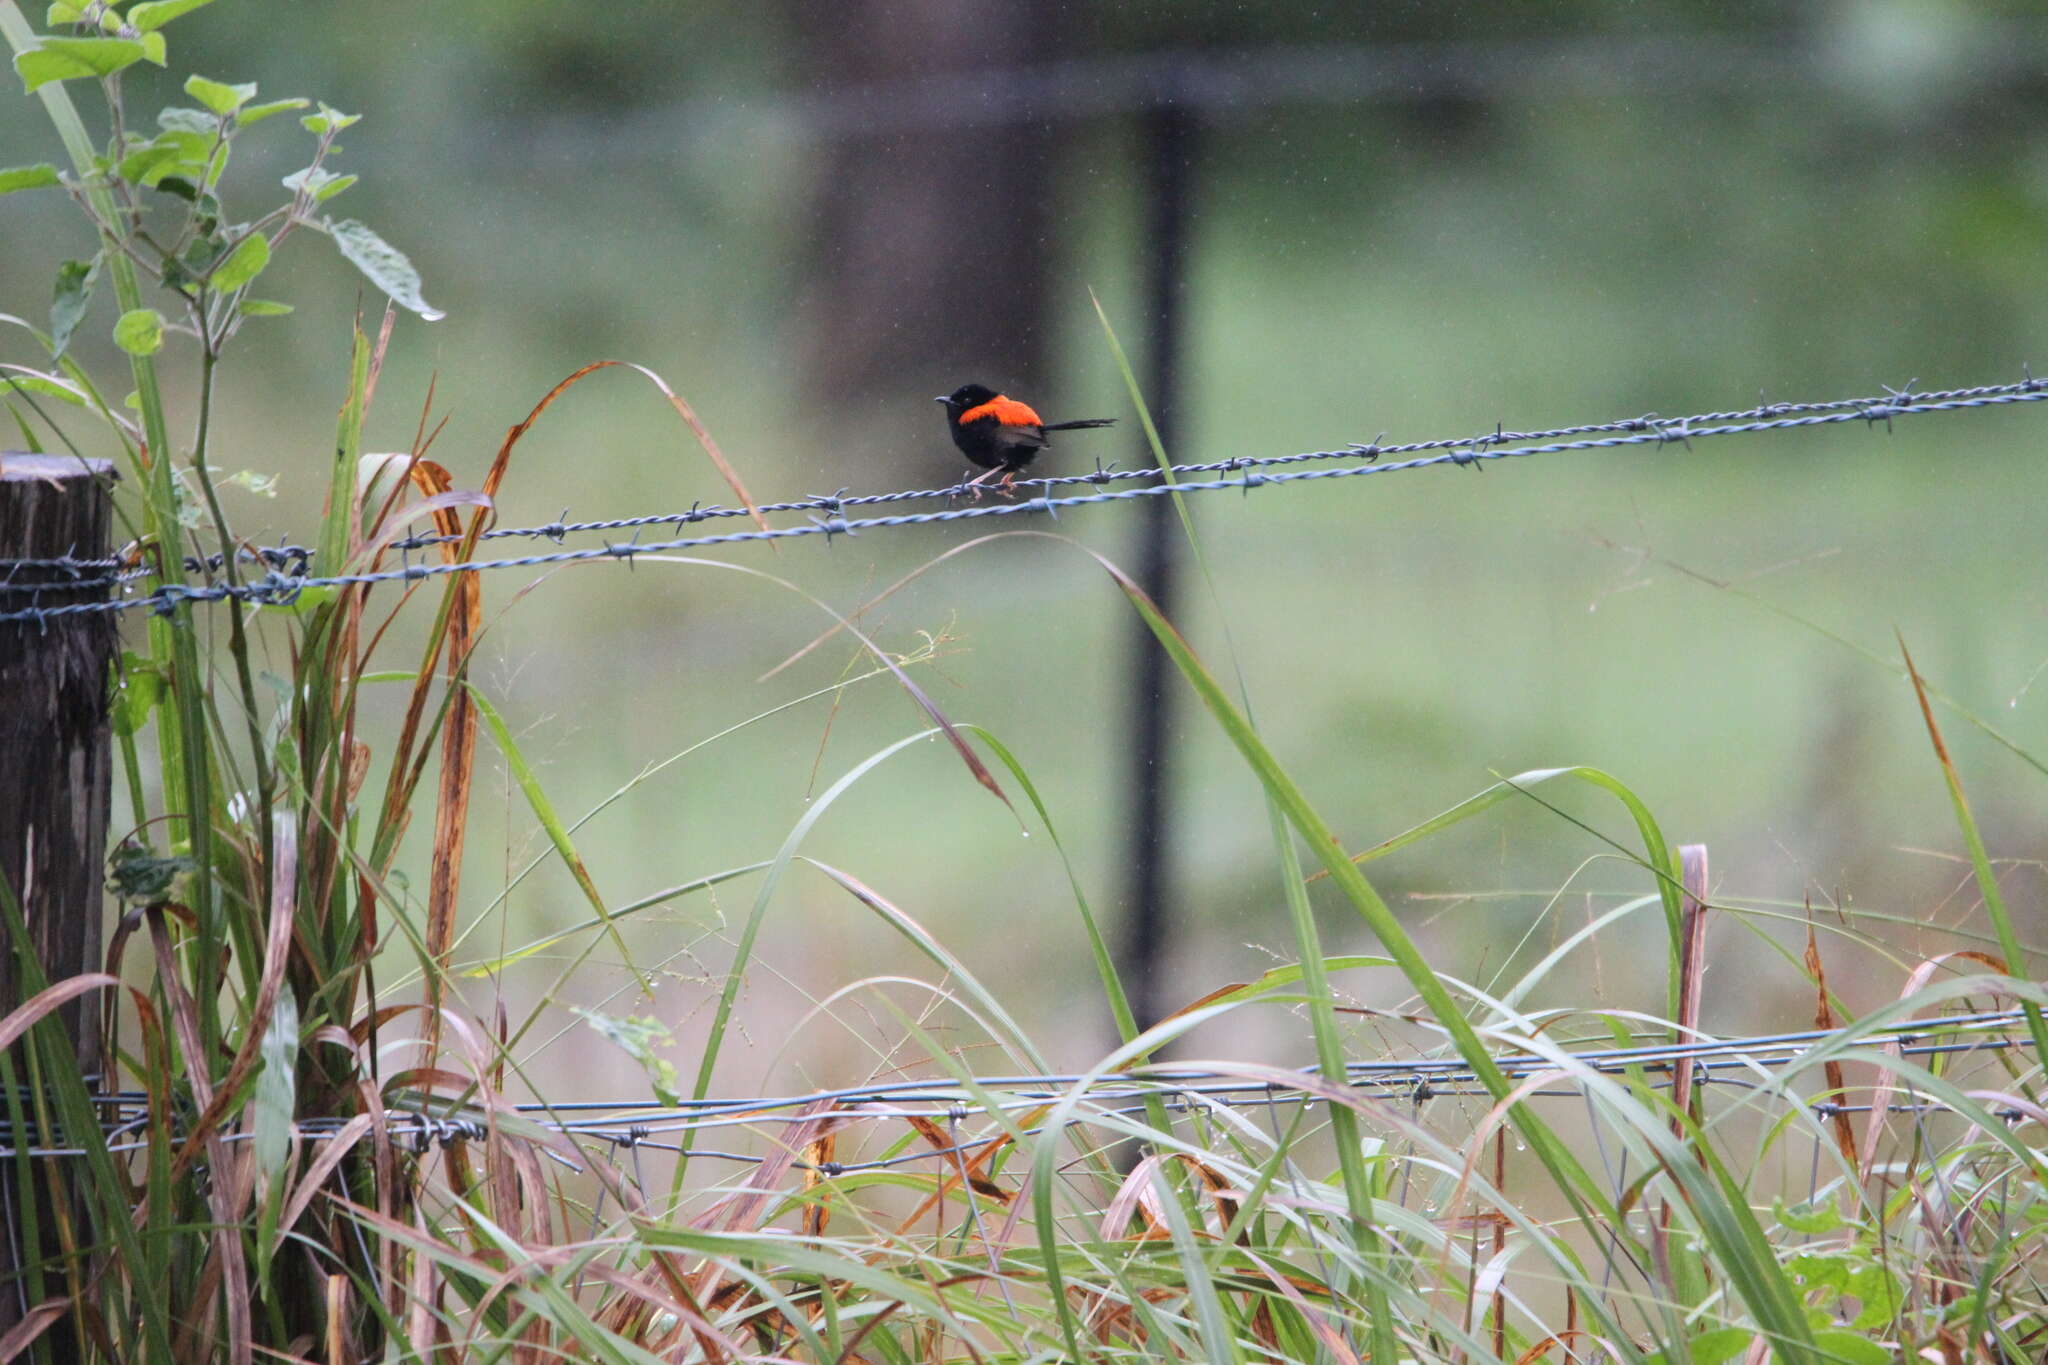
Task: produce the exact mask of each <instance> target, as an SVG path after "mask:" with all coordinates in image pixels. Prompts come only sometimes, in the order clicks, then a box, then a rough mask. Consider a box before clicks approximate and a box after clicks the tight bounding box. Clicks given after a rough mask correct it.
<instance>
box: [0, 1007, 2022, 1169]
mask: <svg viewBox="0 0 2048 1365" xmlns="http://www.w3.org/2000/svg"><path fill="white" fill-rule="evenodd" d="M2023 1022H2024V1015H2023V1013H2022V1012H2021V1011H2019V1010H1996V1011H1987V1012H1984V1013H1979V1014H1972V1015H1955V1016H1949V1017H1945V1018H1939V1019H1922V1020H1900V1021H1895V1022H1893V1023H1890V1024H1887V1025H1884V1026H1882V1027H1880V1028H1877V1029H1872V1030H1869V1031H1868V1032H1867V1033H1866V1034H1864V1036H1863V1037H1861V1038H1859V1039H1858V1041H1859V1043H1864V1044H1868V1045H1870V1046H1884V1045H1896V1047H1897V1049H1898V1054H1899V1055H1901V1056H1909V1057H1930V1056H1942V1055H1949V1054H1955V1053H1964V1052H1979V1051H1997V1050H2003V1049H2008V1048H2014V1047H2019V1046H2022V1045H2024V1044H2025V1042H2026V1040H2025V1039H2023V1038H2019V1037H2016V1036H2014V1035H2013V1033H2012V1030H2015V1029H2017V1028H2018V1027H2019V1026H2020V1025H2021V1024H2022V1023H2023ZM1850 1027H1851V1026H1843V1027H1839V1028H1834V1029H1810V1030H1803V1031H1799V1032H1793V1033H1781V1034H1770V1035H1761V1036H1756V1037H1748V1038H1733V1039H1708V1038H1703V1039H1699V1040H1697V1041H1694V1042H1690V1043H1659V1044H1650V1045H1645V1046H1640V1047H1628V1048H1585V1049H1572V1050H1571V1056H1572V1058H1573V1059H1574V1061H1575V1062H1577V1063H1578V1064H1580V1065H1583V1066H1585V1067H1586V1068H1587V1069H1589V1070H1592V1071H1596V1072H1599V1073H1601V1074H1604V1075H1617V1074H1627V1073H1629V1072H1632V1071H1634V1072H1640V1073H1643V1075H1644V1079H1645V1081H1646V1083H1648V1084H1650V1085H1652V1086H1654V1087H1657V1088H1665V1087H1668V1086H1669V1085H1670V1084H1671V1077H1670V1076H1669V1074H1665V1075H1664V1076H1663V1078H1662V1079H1656V1080H1651V1079H1649V1077H1650V1076H1651V1075H1653V1074H1655V1073H1660V1072H1661V1073H1669V1072H1671V1071H1672V1070H1673V1069H1674V1068H1675V1066H1676V1064H1677V1063H1678V1062H1679V1061H1681V1060H1690V1061H1691V1062H1693V1063H1694V1065H1695V1073H1694V1078H1693V1079H1694V1083H1695V1084H1696V1085H1710V1084H1711V1085H1719V1086H1723V1087H1729V1086H1733V1087H1738V1088H1744V1087H1746V1086H1747V1085H1748V1081H1747V1079H1746V1078H1745V1076H1744V1075H1741V1074H1730V1073H1729V1072H1727V1071H1725V1070H1713V1069H1710V1068H1709V1065H1708V1064H1710V1063H1716V1062H1725V1063H1728V1064H1729V1066H1731V1067H1739V1068H1740V1070H1741V1072H1744V1073H1751V1072H1754V1071H1757V1070H1766V1071H1768V1070H1773V1069H1778V1068H1783V1067H1786V1066H1789V1065H1791V1064H1793V1063H1795V1062H1797V1061H1798V1060H1799V1059H1800V1057H1801V1055H1802V1054H1803V1053H1805V1052H1806V1051H1808V1050H1810V1049H1811V1048H1812V1047H1813V1046H1815V1045H1816V1044H1820V1043H1824V1042H1827V1041H1828V1040H1830V1039H1833V1038H1837V1037H1840V1036H1842V1035H1843V1034H1845V1033H1847V1032H1848V1031H1849V1028H1850ZM1494 1062H1495V1065H1496V1066H1498V1067H1499V1068H1500V1069H1501V1070H1502V1071H1503V1072H1504V1073H1505V1074H1506V1075H1507V1076H1508V1077H1509V1078H1510V1079H1513V1080H1527V1079H1528V1078H1530V1077H1531V1076H1535V1075H1538V1074H1540V1073H1542V1072H1545V1071H1554V1070H1556V1069H1557V1066H1558V1064H1557V1062H1556V1061H1554V1060H1552V1059H1550V1058H1548V1057H1543V1056H1537V1055H1531V1054H1527V1053H1513V1054H1504V1055H1501V1056H1498V1057H1496V1058H1495V1059H1494ZM1346 1070H1347V1073H1348V1074H1349V1076H1350V1078H1351V1083H1352V1085H1353V1086H1355V1087H1357V1088H1360V1089H1369V1090H1371V1091H1374V1092H1376V1094H1377V1097H1378V1098H1380V1099H1381V1100H1383V1101H1388V1102H1401V1103H1406V1104H1411V1105H1414V1106H1418V1107H1419V1106H1421V1105H1423V1104H1425V1103H1427V1102H1429V1101H1431V1100H1435V1099H1447V1098H1465V1097H1482V1098H1483V1097H1485V1096H1486V1095H1487V1094H1488V1092H1487V1091H1486V1090H1485V1089H1484V1087H1483V1086H1481V1085H1480V1084H1479V1077H1478V1074H1477V1073H1476V1072H1474V1071H1473V1070H1472V1069H1471V1068H1470V1067H1469V1066H1468V1065H1467V1064H1466V1063H1465V1062H1464V1061H1463V1060H1462V1059H1459V1058H1405V1059H1400V1060H1391V1061H1371V1062H1353V1063H1351V1064H1350V1065H1349V1066H1348V1067H1347V1068H1346ZM1300 1074H1301V1075H1302V1076H1303V1077H1304V1078H1312V1077H1313V1076H1314V1074H1315V1073H1314V1071H1313V1069H1307V1068H1305V1069H1304V1070H1303V1071H1302V1072H1301V1073H1300ZM1084 1085H1086V1086H1087V1091H1086V1098H1087V1101H1088V1108H1087V1109H1086V1111H1085V1112H1077V1113H1076V1114H1075V1115H1073V1116H1072V1117H1071V1118H1070V1119H1069V1120H1068V1122H1069V1124H1070V1125H1071V1124H1081V1123H1091V1122H1099V1121H1101V1120H1103V1119H1105V1118H1113V1117H1121V1116H1125V1115H1130V1114H1136V1113H1141V1112H1143V1111H1144V1109H1145V1107H1146V1105H1147V1103H1148V1102H1150V1101H1154V1100H1159V1099H1164V1100H1167V1101H1168V1102H1170V1103H1173V1104H1176V1105H1179V1106H1182V1107H1188V1106H1194V1105H1200V1106H1205V1107H1213V1106H1231V1105H1261V1106H1262V1105H1269V1104H1305V1103H1314V1102H1316V1101H1317V1100H1318V1098H1319V1097H1318V1096H1316V1095H1314V1094H1313V1093H1311V1092H1308V1091H1306V1090H1288V1089H1284V1088H1282V1087H1280V1086H1279V1085H1277V1084H1274V1083H1268V1082H1265V1081H1254V1080H1248V1079H1246V1078H1244V1077H1241V1076H1233V1075H1229V1074H1226V1073H1222V1072H1217V1071H1210V1070H1201V1069H1194V1068H1185V1067H1173V1066H1160V1067H1151V1068H1144V1069H1142V1070H1140V1071H1136V1072H1131V1073H1123V1074H1117V1075H1111V1076H1096V1077H1093V1078H1092V1081H1091V1078H1090V1077H1088V1076H1084V1075H1081V1074H1078V1073H1070V1074H1065V1075H1044V1076H990V1077H982V1078H978V1080H977V1082H976V1088H977V1089H979V1090H980V1091H981V1093H982V1094H983V1095H989V1094H991V1093H992V1092H999V1098H997V1099H996V1100H995V1102H994V1103H986V1102H984V1101H983V1100H981V1099H978V1098H976V1096H975V1094H974V1092H973V1091H971V1090H969V1089H967V1088H966V1087H963V1086H960V1085H957V1084H950V1083H944V1082H932V1081H894V1082H882V1083H873V1084H867V1085H857V1086H845V1087H841V1088H838V1089H832V1090H819V1091H812V1092H809V1093H807V1094H802V1095H782V1096H746V1097H733V1098H724V1099H707V1100H702V1101H695V1102H685V1103H682V1104H664V1103H661V1102H659V1101H654V1100H645V1099H631V1100H584V1101H574V1102H569V1103H529V1104H516V1105H510V1106H507V1109H508V1110H510V1111H511V1112H512V1113H515V1114H518V1115H520V1116H521V1117H522V1119H523V1120H524V1121H525V1122H528V1123H531V1124H533V1125H534V1126H536V1127H541V1128H545V1129H548V1130H551V1131H553V1132H556V1133H559V1134H562V1135H564V1136H569V1137H576V1138H587V1139H590V1140H592V1141H598V1142H606V1143H610V1144H612V1145H613V1146H615V1147H619V1148H630V1147H635V1146H650V1147H655V1148H658V1149H660V1150H666V1151H673V1152H676V1153H678V1154H680V1155H685V1156H693V1157H694V1156H706V1157H711V1158H715V1159H720V1160H729V1161H737V1162H759V1161H762V1160H764V1159H765V1158H764V1157H761V1156H759V1155H753V1154H747V1153H739V1152H731V1151H726V1150H723V1149H716V1148H701V1147H695V1146H691V1145H688V1144H686V1143H682V1142H678V1143H665V1142H661V1141H659V1140H657V1139H658V1135H662V1134H670V1133H681V1134H685V1135H694V1134H697V1133H699V1132H702V1131H708V1130H714V1129H720V1128H742V1129H752V1128H758V1127H760V1126H761V1125H764V1124H777V1125H781V1126H783V1127H789V1126H792V1125H796V1124H801V1123H807V1122H810V1121H812V1120H813V1119H815V1118H816V1117H817V1116H818V1114H819V1113H820V1112H821V1111H826V1110H829V1111H830V1112H832V1113H834V1114H836V1115H838V1116H840V1117H858V1118H861V1119H870V1120H888V1119H927V1120H933V1121H941V1122H946V1121H950V1122H955V1123H957V1122H961V1121H964V1120H966V1119H968V1118H971V1117H973V1116H974V1115H975V1114H977V1113H995V1112H1003V1113H1017V1112H1022V1111H1026V1110H1031V1109H1039V1108H1044V1107H1046V1106H1048V1105H1051V1104H1055V1103H1058V1102H1059V1101H1060V1100H1062V1099H1065V1098H1067V1097H1068V1096H1069V1095H1070V1094H1071V1092H1072V1091H1073V1090H1074V1089H1076V1088H1077V1087H1081V1086H1084ZM1579 1093H1580V1092H1579V1091H1578V1090H1576V1089H1552V1088H1548V1087H1544V1088H1539V1089H1535V1090H1532V1091H1530V1092H1529V1094H1530V1095H1531V1096H1532V1097H1535V1098H1563V1097H1576V1096H1578V1095H1579ZM97 1100H98V1103H99V1104H100V1105H101V1107H102V1108H103V1109H105V1110H107V1111H108V1112H107V1113H106V1115H105V1117H104V1118H103V1119H102V1121H101V1128H102V1131H103V1132H105V1133H106V1134H107V1135H108V1136H109V1137H110V1138H113V1139H115V1141H113V1142H112V1143H110V1145H109V1147H108V1150H109V1151H110V1152H111V1153H114V1154H123V1153H132V1152H137V1151H142V1150H145V1149H146V1148H147V1147H148V1146H149V1142H148V1141H147V1140H145V1139H143V1138H141V1137H139V1136H135V1134H137V1133H138V1131H139V1130H140V1129H141V1128H142V1127H143V1126H145V1125H146V1124H147V1123H148V1122H149V1121H150V1114H149V1111H148V1097H147V1096H146V1095H144V1094H142V1093H140V1092H135V1091H127V1092H122V1093H120V1094H116V1095H104V1096H99V1097H97ZM848 1106H858V1108H857V1109H854V1108H849V1107H848ZM1946 1107H1947V1106H1945V1105H1942V1104H1940V1103H1938V1102H1934V1101H1928V1100H1901V1101H1895V1102H1892V1103H1890V1104H1888V1106H1887V1109H1888V1111H1889V1112H1895V1113H1920V1112H1933V1111H1939V1110H1943V1109H1945V1108H1946ZM1811 1108H1812V1110H1813V1111H1814V1113H1815V1115H1816V1117H1819V1118H1826V1117H1829V1116H1831V1115H1833V1114H1835V1113H1860V1112H1866V1111H1867V1110H1868V1109H1869V1108H1870V1106H1869V1105H1851V1104H1843V1103H1840V1102H1838V1101H1836V1100H1826V1101H1820V1102H1817V1103H1815V1104H1813V1105H1812V1106H1811ZM1995 1112H1997V1113H1998V1115H1999V1116H2000V1117H2002V1118H2005V1119H2007V1120H2008V1121H2010V1120H2015V1119H2018V1118H2021V1117H2023V1115H2022V1114H2021V1112H2020V1111H2018V1110H2012V1109H1999V1110H1996V1111H1995ZM383 1118H384V1121H385V1125H386V1127H387V1128H389V1129H390V1130H392V1131H393V1132H395V1133H398V1134H401V1135H409V1136H410V1137H411V1138H412V1140H413V1141H414V1142H415V1145H416V1146H418V1147H420V1149H421V1150H424V1149H425V1147H427V1146H432V1145H436V1144H445V1143H448V1142H454V1141H479V1140H482V1139H483V1138H484V1137H485V1136H487V1135H488V1132H489V1128H490V1122H489V1119H488V1118H487V1117H484V1116H482V1115H481V1113H480V1111H469V1112H465V1113H461V1114H433V1113H428V1112H422V1111H421V1110H420V1109H417V1108H403V1109H389V1110H387V1111H386V1112H385V1114H384V1115H383ZM347 1122H349V1120H348V1119H345V1118H323V1117H311V1118H302V1119H300V1120H299V1121H298V1124H297V1131H298V1133H299V1135H300V1136H301V1137H303V1138H306V1139H308V1140H315V1141H318V1140H325V1139H328V1138H332V1137H334V1136H335V1135H336V1134H338V1133H339V1132H340V1131H341V1130H342V1128H343V1127H344V1126H345V1125H346V1123H347ZM1044 1130H1045V1125H1038V1126H1035V1127H1030V1128H1027V1129H1026V1131H1027V1132H1030V1133H1038V1132H1043V1131H1044ZM0 1134H8V1135H11V1134H10V1130H9V1129H8V1127H7V1126H6V1125H5V1124H0ZM222 1136H223V1140H225V1141H230V1142H236V1141H244V1140H247V1139H248V1138H250V1137H252V1136H253V1134H250V1133H232V1134H224V1135H222ZM987 1141H988V1136H987V1135H986V1134H983V1135H979V1136H975V1137H973V1138H970V1139H966V1140H963V1141H961V1142H959V1143H957V1144H956V1145H954V1146H952V1147H948V1148H928V1149H922V1150H918V1151H914V1152H907V1153H902V1154H899V1155H897V1156H894V1157H885V1158H877V1159H875V1160H873V1161H868V1162H848V1163H825V1164H819V1165H817V1166H814V1167H811V1168H812V1169H818V1170H821V1171H822V1170H825V1167H826V1165H827V1164H829V1165H830V1167H831V1170H830V1171H828V1172H827V1173H828V1174H836V1173H844V1172H851V1171H856V1170H881V1169H887V1168H890V1167H894V1166H900V1165H909V1164H913V1163H915V1162H918V1161H928V1160H931V1159H934V1158H938V1157H945V1156H949V1155H954V1154H958V1153H960V1152H971V1151H973V1150H975V1149H977V1148H979V1147H981V1146H982V1145H984V1144H985V1143H986V1142H987ZM16 1154H25V1155H27V1156H31V1157H65V1156H79V1155H83V1154H84V1153H83V1149H81V1148H76V1147H39V1146H33V1145H32V1146H29V1147H28V1148H26V1149H25V1151H23V1152H20V1153H17V1151H16V1150H15V1149H14V1148H12V1147H11V1146H7V1147H0V1157H4V1156H9V1155H16ZM797 1164H798V1166H799V1167H800V1168H802V1167H804V1166H805V1165H806V1163H802V1162H799V1163H797Z"/></svg>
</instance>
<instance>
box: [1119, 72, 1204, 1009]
mask: <svg viewBox="0 0 2048 1365" xmlns="http://www.w3.org/2000/svg"><path fill="white" fill-rule="evenodd" d="M1144 127H1145V141H1146V144H1147V145H1146V148H1145V160H1146V163H1147V165H1148V166H1149V167H1150V183H1149V184H1148V186H1147V190H1148V192H1149V197H1150V203H1149V205H1148V208H1149V213H1148V215H1147V222H1146V231H1145V233H1144V235H1143V236H1142V237H1140V238H1139V249H1140V250H1141V251H1143V252H1144V253H1145V258H1146V262H1147V265H1148V267H1149V272H1148V278H1147V281H1146V301H1147V304H1148V310H1147V311H1148V316H1149V319H1150V323H1151V326H1150V328H1149V331H1150V339H1149V348H1150V351H1149V357H1148V363H1147V365H1146V380H1145V402H1146V404H1147V406H1149V407H1150V408H1151V410H1152V419H1153V421H1154V422H1155V423H1156V424H1157V425H1158V427H1159V439H1160V444H1161V445H1163V446H1164V447H1165V448H1166V452H1167V454H1168V456H1169V457H1171V456H1173V455H1174V454H1175V445H1174V443H1175V440H1176V439H1177V438H1178V437H1179V435H1180V433H1181V430H1182V426H1181V422H1180V368H1181V352H1182V348H1183V343H1184V338H1185V331H1186V323H1185V320H1184V317H1185V313H1184V309H1183V307H1182V305H1183V295H1184V293H1185V291H1186V287H1187V245H1188V219H1189V215H1190V211H1191V200H1192V194H1191V181H1192V179H1193V171H1194V161H1195V158H1196V155H1197V153H1198V142H1199V137H1198V132H1199V130H1198V129H1197V127H1196V121H1195V115H1194V114H1193V113H1192V112H1191V111H1190V110H1188V109H1187V108H1186V107H1185V106H1183V105H1182V104H1180V103H1178V102H1176V101H1173V100H1168V101H1166V102H1163V103H1161V104H1160V105H1159V106H1158V107H1156V108H1154V109H1152V110H1150V111H1149V112H1148V113H1147V114H1146V115H1145V124H1144ZM1146 459H1147V462H1148V463H1149V452H1147V455H1146ZM1176 521H1177V517H1176V516H1175V513H1174V510H1173V506H1172V504H1171V501H1170V500H1169V499H1167V498H1147V499H1145V500H1144V510H1143V511H1142V512H1141V513H1140V514H1139V528H1140V529H1139V532H1138V536H1139V540H1138V582H1139V583H1140V584H1141V585H1142V586H1143V587H1144V589H1145V591H1146V592H1148V593H1150V594H1151V596H1152V600H1153V601H1155V602H1157V603H1158V604H1159V609H1160V610H1161V611H1162V612H1164V613H1165V614H1166V616H1167V617H1168V619H1171V618H1172V617H1173V615H1174V609H1175V607H1176V605H1177V602H1176V596H1177V594H1176V587H1177V579H1178V572H1177V569H1178V563H1177V560H1178V555H1177V551H1178V548H1179V545H1180V531H1179V528H1178V527H1177V526H1176V525H1175V522H1176ZM1131 631H1132V639H1131V651H1132V655H1131V673H1132V681H1131V687H1130V693H1129V695H1130V707H1131V712H1130V734H1131V747H1130V755H1129V758H1130V768H1129V772H1128V776H1127V779H1126V780H1127V784H1128V793H1129V795H1128V797H1127V801H1128V805H1129V812H1130V814H1129V829H1130V844H1129V848H1128V852H1127V854H1126V856H1125V859H1124V865H1125V868H1126V869H1127V876H1128V881H1127V883H1126V890H1125V893H1124V908H1125V915H1126V919H1125V933H1124V952H1123V973H1124V978H1125V985H1126V988H1127V989H1128V990H1129V992H1130V996H1131V1008H1132V1010H1133V1012H1134V1013H1136V1015H1137V1016H1138V1023H1139V1024H1140V1025H1141V1026H1148V1025H1150V1024H1152V1023H1155V1022H1157V1020H1158V1019H1159V1017H1160V1015H1161V1013H1162V1012H1163V1010H1162V1005H1163V1001H1162V999H1161V996H1160V990H1161V985H1162V982H1163V980H1164V967H1165V962H1164V959H1165V956H1166V951H1167V948H1168V945H1169V942H1170V939H1171V937H1172V935H1171V929H1172V919H1173V913H1172V905H1173V894H1172V886H1171V878H1172V853H1173V848H1172V829H1171V826H1172V818H1173V810H1172V802H1171V795H1172V788H1171V783H1172V776H1173V775H1172V770H1171V759H1172V750H1171V732H1172V722H1173V701H1174V698H1175V697H1176V696H1177V695H1178V694H1177V693H1176V692H1175V691H1174V690H1173V680H1172V678H1171V677H1170V676H1169V675H1170V674H1171V672H1172V669H1171V668H1170V667H1169V666H1168V663H1167V658H1166V652H1165V651H1164V650H1162V649H1161V648H1160V647H1159V643H1158V641H1156V640H1154V639H1153V638H1152V632H1151V630H1150V629H1148V628H1147V627H1146V626H1145V624H1144V623H1143V622H1142V621H1136V620H1134V621H1133V622H1132V623H1131Z"/></svg>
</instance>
